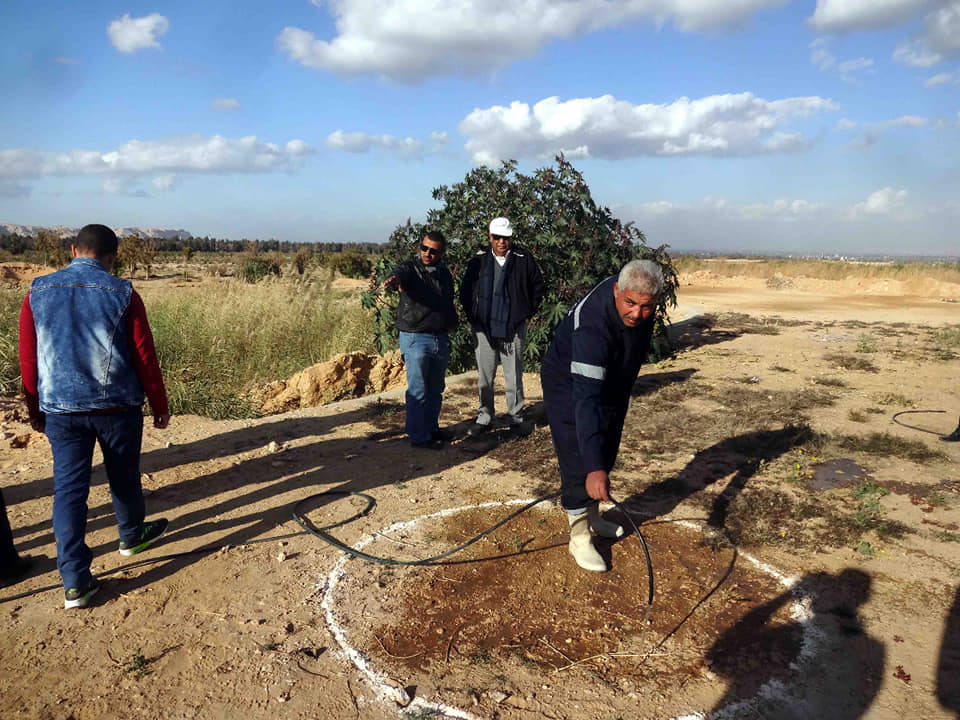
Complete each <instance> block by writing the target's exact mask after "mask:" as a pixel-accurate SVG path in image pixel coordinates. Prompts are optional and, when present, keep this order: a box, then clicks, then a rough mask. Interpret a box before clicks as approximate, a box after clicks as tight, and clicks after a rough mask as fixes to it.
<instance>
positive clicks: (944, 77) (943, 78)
mask: <svg viewBox="0 0 960 720" xmlns="http://www.w3.org/2000/svg"><path fill="white" fill-rule="evenodd" d="M952 81H953V73H939V74H937V75H934V76H933V77H931V78H927V79H926V80H925V81H924V83H923V86H924V87H933V86H935V85H946V84H947V83H949V82H952Z"/></svg>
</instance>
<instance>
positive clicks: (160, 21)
mask: <svg viewBox="0 0 960 720" xmlns="http://www.w3.org/2000/svg"><path fill="white" fill-rule="evenodd" d="M169 29H170V21H169V20H167V19H166V18H165V17H164V16H163V15H161V14H160V13H150V14H149V15H147V16H145V17H141V18H132V17H130V15H129V13H125V14H124V16H123V17H122V18H120V19H119V20H114V21H113V22H111V23H110V24H109V25H107V37H109V38H110V42H111V43H113V46H114V47H115V48H116V49H117V50H119V51H120V52H125V53H132V52H135V51H136V50H142V49H143V48H159V47H160V43H159V42H158V41H157V38H159V37H160V36H161V35H165V34H166V32H167V30H169Z"/></svg>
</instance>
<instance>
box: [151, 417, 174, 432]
mask: <svg viewBox="0 0 960 720" xmlns="http://www.w3.org/2000/svg"><path fill="white" fill-rule="evenodd" d="M169 424H170V415H169V414H167V415H154V416H153V426H154V427H155V428H157V429H158V430H163V429H164V428H165V427H167V425H169Z"/></svg>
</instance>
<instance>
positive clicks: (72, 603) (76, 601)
mask: <svg viewBox="0 0 960 720" xmlns="http://www.w3.org/2000/svg"><path fill="white" fill-rule="evenodd" d="M99 589H100V583H98V582H97V581H96V580H91V581H90V582H89V583H87V586H86V587H82V588H70V589H69V590H67V591H66V592H65V593H64V594H63V609H64V610H69V609H70V608H85V607H87V605H89V604H90V598H92V597H93V596H94V595H96V594H97V591H98V590H99Z"/></svg>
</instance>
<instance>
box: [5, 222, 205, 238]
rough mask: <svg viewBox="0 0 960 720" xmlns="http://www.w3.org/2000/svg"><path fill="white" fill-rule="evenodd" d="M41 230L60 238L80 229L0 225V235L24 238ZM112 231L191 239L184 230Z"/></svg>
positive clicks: (118, 228) (151, 236)
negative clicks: (48, 231)
mask: <svg viewBox="0 0 960 720" xmlns="http://www.w3.org/2000/svg"><path fill="white" fill-rule="evenodd" d="M41 230H50V231H51V232H54V233H56V234H57V235H58V236H60V237H62V238H63V237H74V236H75V235H76V234H77V233H78V232H79V231H80V228H78V227H77V228H72V227H67V226H65V225H54V226H52V227H45V226H43V225H13V224H7V225H3V224H0V235H23V236H25V237H36V236H37V233H38V232H40V231H41ZM113 231H114V232H115V233H116V234H117V237H128V236H130V235H139V236H141V237H150V238H163V239H164V240H189V239H190V238H192V237H193V235H191V234H190V233H189V232H187V231H186V230H162V229H160V228H144V227H115V228H113Z"/></svg>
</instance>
